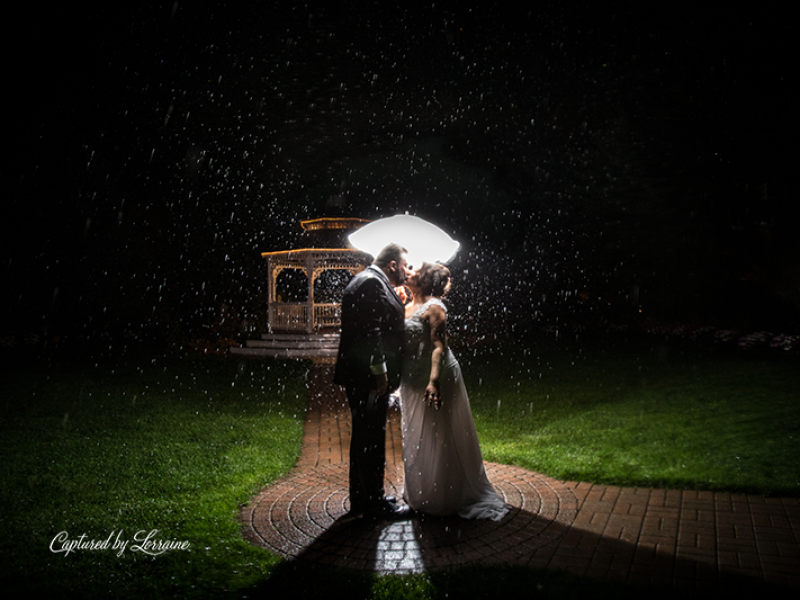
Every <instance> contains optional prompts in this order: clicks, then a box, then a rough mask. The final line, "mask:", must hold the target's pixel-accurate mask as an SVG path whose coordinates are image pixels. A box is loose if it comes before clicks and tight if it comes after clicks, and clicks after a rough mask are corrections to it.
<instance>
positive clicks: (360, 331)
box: [333, 265, 405, 391]
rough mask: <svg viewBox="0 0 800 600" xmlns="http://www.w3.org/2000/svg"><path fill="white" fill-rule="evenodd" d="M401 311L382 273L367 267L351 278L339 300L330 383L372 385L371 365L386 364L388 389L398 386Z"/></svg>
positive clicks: (401, 332)
mask: <svg viewBox="0 0 800 600" xmlns="http://www.w3.org/2000/svg"><path fill="white" fill-rule="evenodd" d="M404 326H405V309H404V308H403V303H402V302H401V301H400V298H399V297H398V296H397V293H396V292H395V291H394V288H393V287H392V286H391V284H390V283H389V278H388V277H386V274H385V273H384V272H383V271H381V270H380V269H379V268H378V267H376V266H374V265H373V266H370V267H368V268H367V269H365V270H364V271H361V272H360V273H359V274H358V275H356V276H355V277H353V279H352V280H351V281H350V283H349V284H348V286H347V287H346V288H345V290H344V296H343V298H342V333H341V338H340V340H339V354H338V357H337V360H336V371H335V373H334V379H333V380H334V382H335V383H338V384H340V385H346V386H363V385H369V384H371V383H372V382H373V379H374V375H373V374H372V370H371V369H370V366H371V365H376V364H380V363H385V364H386V373H387V377H388V379H389V390H390V391H393V390H395V389H396V388H397V387H398V386H399V385H400V369H401V366H402V364H403V330H404Z"/></svg>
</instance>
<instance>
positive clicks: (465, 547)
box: [241, 364, 800, 592]
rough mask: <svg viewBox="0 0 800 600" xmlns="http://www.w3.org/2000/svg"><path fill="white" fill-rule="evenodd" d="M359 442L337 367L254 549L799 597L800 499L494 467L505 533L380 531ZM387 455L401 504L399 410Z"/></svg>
mask: <svg viewBox="0 0 800 600" xmlns="http://www.w3.org/2000/svg"><path fill="white" fill-rule="evenodd" d="M349 440H350V412H349V409H348V408H347V402H346V398H345V397H344V396H343V394H342V393H341V390H340V389H339V388H338V387H337V386H334V385H333V384H332V382H331V369H330V367H329V366H327V365H321V364H317V365H314V366H313V367H312V369H311V372H310V397H309V404H308V408H307V410H306V423H305V432H304V439H303V448H302V451H301V455H300V458H299V460H298V464H297V466H296V467H295V469H294V470H293V471H292V472H291V473H289V474H288V475H287V476H286V477H284V478H282V479H280V480H279V481H276V482H275V483H273V484H272V485H270V486H268V487H266V488H265V489H264V490H262V491H261V492H260V493H259V494H257V495H256V496H255V497H254V498H253V499H252V500H251V502H250V503H249V504H248V505H247V506H246V507H244V508H243V510H242V512H241V520H242V523H243V525H244V536H245V538H246V539H248V540H250V541H251V542H252V543H253V544H255V545H258V546H261V547H263V548H266V549H268V550H271V551H273V552H277V553H278V554H281V555H283V556H285V557H287V558H290V559H293V560H309V561H314V562H318V563H324V564H330V565H334V566H339V567H343V568H352V569H365V570H370V571H376V572H384V573H388V572H392V573H398V572H399V573H404V572H406V573H407V572H419V571H423V570H431V569H437V568H447V567H452V566H458V565H464V564H470V563H482V564H492V563H495V564H496V563H504V564H518V565H527V566H531V567H541V568H554V569H564V570H568V571H570V572H573V573H575V574H577V575H585V576H594V577H600V578H607V579H614V580H618V581H624V582H628V583H650V584H659V585H668V586H673V587H676V588H677V589H681V590H688V591H701V592H706V591H716V592H719V591H726V590H727V591H731V592H734V591H741V587H742V586H752V585H756V586H759V585H763V586H770V587H771V588H772V589H773V590H785V589H792V590H800V499H797V498H790V499H787V498H764V497H762V496H754V495H745V494H741V495H737V494H723V493H716V492H697V491H680V490H657V489H642V488H619V487H614V486H603V485H594V484H588V483H578V482H561V481H556V480H554V479H551V478H549V477H546V476H544V475H540V474H537V473H532V472H530V471H526V470H525V469H521V468H519V467H512V466H506V465H498V464H494V463H486V467H487V474H488V476H489V479H490V480H491V482H492V483H493V484H494V486H495V488H496V489H497V490H498V492H500V493H501V494H502V495H503V496H504V497H505V500H506V502H507V503H508V504H510V505H511V506H512V507H513V508H512V510H511V512H510V513H509V514H508V515H507V516H506V517H505V518H504V519H503V520H502V521H500V522H499V523H495V522H493V521H467V520H464V519H459V518H458V517H451V518H431V517H424V518H415V519H411V520H409V521H404V522H399V523H388V522H378V523H375V522H369V521H364V520H360V519H349V518H348V517H346V513H347V510H348V508H349V501H348V497H347V496H348V495H347V487H348V486H347V469H348V450H349ZM386 449H387V452H386V458H387V468H386V480H385V487H386V491H387V493H389V494H391V493H394V494H396V495H398V496H399V494H400V491H401V489H402V472H403V470H402V444H401V437H400V417H399V414H398V412H397V411H396V409H393V410H390V415H389V426H388V428H387V441H386Z"/></svg>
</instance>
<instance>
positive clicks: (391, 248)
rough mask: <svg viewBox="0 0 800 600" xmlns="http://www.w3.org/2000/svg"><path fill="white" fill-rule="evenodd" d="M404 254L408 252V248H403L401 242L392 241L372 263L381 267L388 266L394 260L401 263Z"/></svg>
mask: <svg viewBox="0 0 800 600" xmlns="http://www.w3.org/2000/svg"><path fill="white" fill-rule="evenodd" d="M403 254H408V250H406V249H405V248H403V247H402V246H401V245H400V244H395V243H394V242H392V243H391V244H389V245H388V246H386V247H385V248H384V249H383V250H381V251H380V252H378V256H376V257H375V260H374V261H373V263H372V264H374V265H375V266H376V267H381V268H383V267H386V266H388V264H389V263H390V262H392V261H393V260H394V261H396V262H397V264H400V261H401V260H402V259H403Z"/></svg>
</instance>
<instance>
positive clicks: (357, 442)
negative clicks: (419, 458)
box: [346, 387, 389, 511]
mask: <svg viewBox="0 0 800 600" xmlns="http://www.w3.org/2000/svg"><path fill="white" fill-rule="evenodd" d="M346 391H347V400H348V402H349V404H350V414H351V416H352V436H351V438H350V509H351V510H354V511H363V510H365V509H368V508H370V507H374V506H375V505H376V504H377V503H378V502H379V501H380V500H381V499H382V498H383V495H384V492H383V478H384V472H385V470H386V415H387V412H388V410H389V394H388V393H386V394H381V395H378V394H376V393H375V392H374V391H372V390H370V389H369V387H363V388H362V387H347V389H346Z"/></svg>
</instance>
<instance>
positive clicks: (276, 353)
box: [228, 348, 337, 359]
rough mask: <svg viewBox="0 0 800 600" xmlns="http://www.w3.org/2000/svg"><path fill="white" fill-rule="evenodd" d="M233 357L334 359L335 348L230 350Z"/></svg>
mask: <svg viewBox="0 0 800 600" xmlns="http://www.w3.org/2000/svg"><path fill="white" fill-rule="evenodd" d="M228 352H230V353H231V354H233V355H235V356H242V357H249V358H267V357H271V358H331V359H334V358H336V353H337V349H336V348H231V349H229V350H228Z"/></svg>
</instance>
